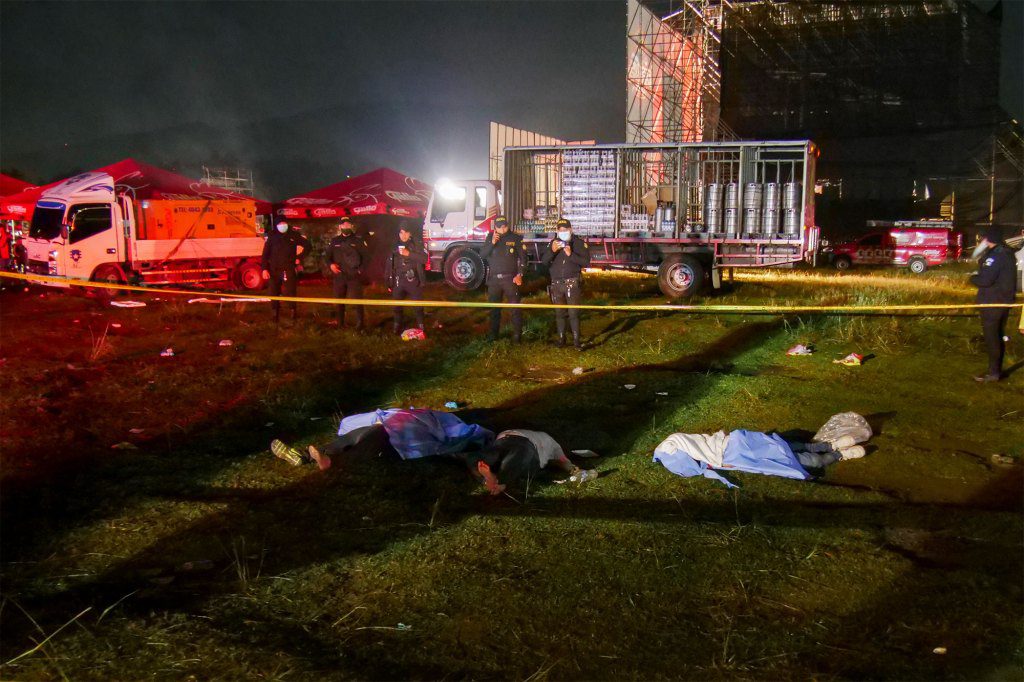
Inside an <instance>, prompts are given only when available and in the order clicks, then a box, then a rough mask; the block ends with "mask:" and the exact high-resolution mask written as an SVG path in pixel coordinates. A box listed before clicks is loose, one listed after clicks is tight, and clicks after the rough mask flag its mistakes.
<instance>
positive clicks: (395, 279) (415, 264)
mask: <svg viewBox="0 0 1024 682" xmlns="http://www.w3.org/2000/svg"><path fill="white" fill-rule="evenodd" d="M426 263H427V254H426V253H425V252H424V251H423V249H422V248H420V247H418V246H417V245H416V242H415V240H413V238H412V230H411V229H410V228H409V226H408V225H406V224H405V223H402V226H401V227H399V228H398V242H397V243H396V244H395V248H393V249H391V253H390V255H388V259H387V262H386V263H385V265H384V279H385V281H387V283H388V291H390V292H391V298H392V299H394V300H396V301H397V300H401V299H408V300H410V301H422V300H423V285H424V284H426V281H427V274H426V272H424V270H423V267H424V266H425V265H426ZM394 315H395V323H394V331H395V333H396V334H401V333H402V325H403V324H404V322H403V314H402V306H395V309H394ZM416 326H417V327H419V328H420V329H423V308H416Z"/></svg>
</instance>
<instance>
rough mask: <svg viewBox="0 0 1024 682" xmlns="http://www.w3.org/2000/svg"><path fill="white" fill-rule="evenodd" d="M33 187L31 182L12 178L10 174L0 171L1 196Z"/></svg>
mask: <svg viewBox="0 0 1024 682" xmlns="http://www.w3.org/2000/svg"><path fill="white" fill-rule="evenodd" d="M31 187H32V183H31V182H25V181H24V180H19V179H18V178H12V177H11V176H10V175H4V174H3V173H0V197H6V196H8V195H11V194H17V193H18V192H23V191H25V190H26V189H30V188H31Z"/></svg>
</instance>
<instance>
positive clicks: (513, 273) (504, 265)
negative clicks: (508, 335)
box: [480, 216, 526, 343]
mask: <svg viewBox="0 0 1024 682" xmlns="http://www.w3.org/2000/svg"><path fill="white" fill-rule="evenodd" d="M480 255H481V256H482V257H483V258H485V259H487V265H488V269H487V300H488V302H490V303H499V302H500V301H501V299H502V296H504V298H505V301H506V302H508V303H519V301H520V299H521V297H520V295H519V287H521V286H522V284H523V271H524V270H525V269H526V245H525V244H523V238H522V237H521V236H520V235H518V234H516V233H515V232H511V231H510V230H509V228H508V220H507V219H506V218H505V216H498V217H497V218H495V219H494V230H492V231H491V233H490V234H488V235H487V239H486V240H484V245H483V246H482V247H481V248H480ZM500 330H501V308H492V309H491V331H490V334H488V336H487V339H488V340H489V341H495V340H497V338H498V332H499V331H500ZM522 333H523V311H522V310H521V309H519V308H513V309H512V341H513V342H514V343H519V340H520V338H521V337H522Z"/></svg>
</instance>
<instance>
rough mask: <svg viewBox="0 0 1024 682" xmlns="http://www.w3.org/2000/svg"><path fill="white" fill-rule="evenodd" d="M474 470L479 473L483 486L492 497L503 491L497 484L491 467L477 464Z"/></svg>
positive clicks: (485, 464) (503, 487)
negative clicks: (482, 479)
mask: <svg viewBox="0 0 1024 682" xmlns="http://www.w3.org/2000/svg"><path fill="white" fill-rule="evenodd" d="M476 470H477V471H479V472H480V475H481V476H483V478H484V485H485V486H486V487H487V491H488V492H489V493H491V494H492V495H500V494H501V493H503V492H504V491H505V486H504V485H503V484H501V483H498V478H497V477H496V476H495V475H494V472H493V471H491V467H489V466H488V465H487V462H483V461H481V462H477V463H476Z"/></svg>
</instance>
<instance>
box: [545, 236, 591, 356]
mask: <svg viewBox="0 0 1024 682" xmlns="http://www.w3.org/2000/svg"><path fill="white" fill-rule="evenodd" d="M555 229H556V230H557V232H556V233H555V238H554V239H552V240H551V244H550V246H549V248H547V249H546V250H545V251H544V256H543V257H542V258H541V261H542V262H543V263H544V265H546V266H548V268H549V271H550V273H551V286H550V287H549V288H548V292H549V293H550V295H551V302H552V303H554V304H556V305H565V304H570V305H577V304H579V303H582V302H583V291H582V290H581V289H580V285H581V283H582V277H583V268H585V267H587V266H588V265H590V249H589V248H588V247H587V243H586V242H585V241H583V239H581V238H580V237H578V236H576V235H574V234H573V233H572V223H570V222H569V221H568V220H566V219H565V218H561V219H559V221H558V223H557V224H556V226H555ZM566 313H568V317H569V326H570V328H571V329H572V345H573V346H574V347H575V348H576V350H583V344H582V343H581V341H580V311H579V310H577V309H576V308H573V309H570V310H566V309H564V308H558V309H557V310H555V325H556V326H557V328H558V347H559V348H562V347H563V346H565V318H566Z"/></svg>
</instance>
